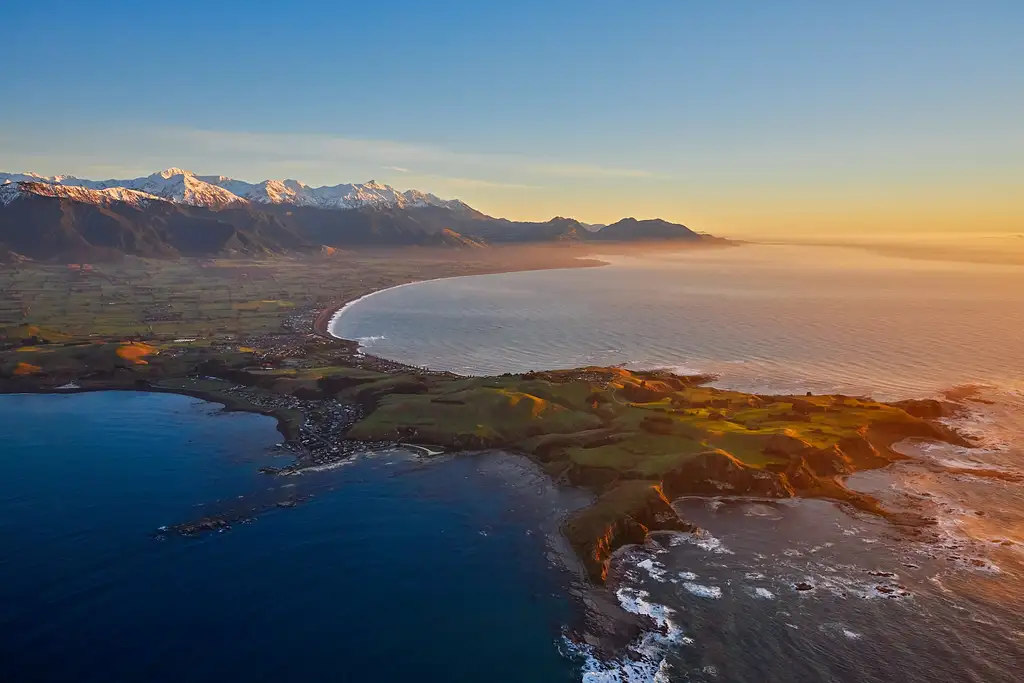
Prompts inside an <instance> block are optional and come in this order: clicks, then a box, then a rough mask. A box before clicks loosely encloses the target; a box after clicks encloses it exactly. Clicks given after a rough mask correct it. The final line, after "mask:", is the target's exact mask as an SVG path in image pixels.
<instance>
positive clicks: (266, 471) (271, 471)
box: [258, 465, 281, 474]
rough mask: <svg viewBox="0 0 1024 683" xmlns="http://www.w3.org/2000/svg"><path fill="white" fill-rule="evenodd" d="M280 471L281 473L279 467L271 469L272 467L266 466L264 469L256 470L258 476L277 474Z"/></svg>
mask: <svg viewBox="0 0 1024 683" xmlns="http://www.w3.org/2000/svg"><path fill="white" fill-rule="evenodd" d="M280 471H281V468H280V467H273V466H270V465H268V466H266V467H261V468H259V470H258V472H259V473H260V474H277V473H279V472H280Z"/></svg>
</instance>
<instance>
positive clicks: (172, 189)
mask: <svg viewBox="0 0 1024 683" xmlns="http://www.w3.org/2000/svg"><path fill="white" fill-rule="evenodd" d="M5 182H7V183H18V182H32V183H45V184H48V185H53V186H63V187H80V188H84V189H86V190H93V191H97V192H104V193H106V195H105V196H107V197H113V196H114V195H113V193H111V191H113V190H123V191H126V192H127V191H130V192H135V193H142V194H144V195H147V196H149V197H152V198H159V199H166V200H169V201H172V202H177V203H180V204H190V205H192V206H204V207H210V208H215V209H220V208H224V207H226V206H230V205H232V204H244V203H253V204H292V205H295V206H314V207H319V208H324V209H356V208H362V207H373V208H399V209H404V208H417V207H426V206H437V207H444V208H448V209H465V208H468V207H467V206H466V204H464V203H463V202H461V201H459V200H457V199H455V200H445V199H441V198H440V197H438V196H436V195H433V194H430V193H428V192H420V191H419V190H406V191H405V192H400V191H398V190H396V189H395V188H393V187H391V186H390V185H385V184H382V183H378V182H377V181H376V180H370V181H369V182H366V183H351V184H341V185H330V186H323V187H310V186H309V185H306V184H305V183H303V182H300V181H298V180H292V179H288V180H264V181H262V182H259V183H249V182H246V181H244V180H236V179H234V178H228V177H226V176H222V175H208V176H199V175H196V174H195V173H193V172H192V171H186V170H184V169H181V168H174V167H172V168H167V169H164V170H162V171H159V172H157V173H154V174H152V175H149V176H144V177H141V178H131V179H127V180H84V179H82V178H75V177H74V176H52V177H45V176H40V175H36V174H34V173H0V184H2V183H5ZM8 192H10V191H8ZM82 196H85V195H82ZM125 196H131V197H132V198H133V200H135V199H138V198H137V197H134V196H132V195H125Z"/></svg>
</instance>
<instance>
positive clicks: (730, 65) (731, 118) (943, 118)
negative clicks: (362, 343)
mask: <svg viewBox="0 0 1024 683" xmlns="http://www.w3.org/2000/svg"><path fill="white" fill-rule="evenodd" d="M1022 35H1024V2H1020V0H1016V1H997V0H991V1H980V2H966V1H962V2H946V1H943V0H936V1H933V2H918V1H917V0H904V1H902V2H874V1H872V0H868V1H865V2H857V3H854V2H843V3H826V2H775V3H768V2H740V1H732V2H730V1H722V2H706V1H705V2H690V1H688V0H675V1H672V2H653V1H652V2H641V1H638V2H604V1H601V0H594V1H592V2H576V1H575V0H563V1H561V2H550V1H549V2H533V1H532V0H526V1H521V2H516V3H508V2H497V1H493V2H444V1H437V2H411V1H407V0H392V1H391V2H388V3H368V2H363V3H347V2H304V3H265V2H236V1H234V0H223V1H221V2H196V1H194V0H176V1H175V2H173V3H139V2H131V3H129V2H118V1H113V2H67V1H61V0H58V1H57V2H51V3H11V4H10V6H7V7H4V9H3V11H2V14H0V45H2V46H3V50H4V54H5V59H4V64H5V66H6V68H5V69H4V76H3V78H2V79H0V102H2V103H3V112H4V117H3V119H4V125H3V126H2V128H0V169H2V170H10V171H20V170H34V171H37V172H40V173H45V174H53V173H72V174H77V175H83V176H88V177H100V176H102V177H111V176H113V177H118V176H131V175H139V174H142V173H149V172H152V171H154V170H157V169H158V168H163V167H167V166H180V167H185V168H190V169H192V170H195V171H196V172H199V173H223V174H226V175H231V176H235V177H240V178H244V179H247V180H261V179H264V178H267V177H295V178H299V179H301V180H304V181H306V182H309V183H312V184H334V183H338V182H352V181H361V180H368V179H370V178H375V179H377V180H379V181H383V182H389V183H391V184H394V185H396V186H399V187H402V188H405V187H418V188H420V189H424V190H430V191H434V192H437V193H438V194H442V195H447V196H458V197H461V198H463V199H466V200H467V201H469V202H470V203H471V204H474V205H475V206H478V207H479V208H481V209H482V210H484V211H487V212H489V213H494V214H501V215H507V216H510V217H515V218H548V217H550V216H552V215H556V214H561V215H573V216H576V217H578V218H581V219H583V220H587V221H592V222H604V221H610V220H615V219H617V218H619V217H621V216H623V215H636V216H653V215H661V216H663V217H666V218H670V219H674V220H679V221H682V222H686V223H688V224H691V225H693V226H694V227H698V228H701V229H707V230H712V231H718V232H722V233H729V234H741V233H760V232H765V233H772V232H787V231H804V232H825V233H827V232H832V231H837V232H838V231H844V230H858V229H872V230H889V231H903V230H951V229H963V228H965V227H966V228H971V227H972V226H976V227H977V229H979V230H980V229H986V230H1004V229H1005V230H1016V229H1020V230H1022V231H1024V221H1022V218H1024V207H1022V203H1024V202H1022V200H1020V199H1019V197H1018V195H1020V196H1024V124H1022V122H1024V67H1022V65H1024V40H1022V39H1021V36H1022Z"/></svg>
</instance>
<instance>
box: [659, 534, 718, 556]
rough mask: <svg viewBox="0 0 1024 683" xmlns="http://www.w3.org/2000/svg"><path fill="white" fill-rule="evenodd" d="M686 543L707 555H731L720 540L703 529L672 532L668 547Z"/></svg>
mask: <svg viewBox="0 0 1024 683" xmlns="http://www.w3.org/2000/svg"><path fill="white" fill-rule="evenodd" d="M686 543H689V544H690V545H695V546H697V547H698V548H700V549H701V550H705V551H707V552H709V553H721V554H726V555H732V554H733V553H732V551H731V550H729V549H728V548H726V547H725V546H724V545H723V544H722V541H721V540H720V539H718V538H715V537H714V536H712V535H711V534H710V533H708V532H707V531H705V530H703V529H701V530H700V531H694V532H691V531H677V532H674V533H673V534H672V535H671V537H670V539H669V545H670V546H672V547H677V546H681V545H683V544H686Z"/></svg>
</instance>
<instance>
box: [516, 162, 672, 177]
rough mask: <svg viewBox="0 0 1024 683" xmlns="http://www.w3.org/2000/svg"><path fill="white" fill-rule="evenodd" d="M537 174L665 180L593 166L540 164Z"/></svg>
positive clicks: (628, 170) (649, 174)
mask: <svg viewBox="0 0 1024 683" xmlns="http://www.w3.org/2000/svg"><path fill="white" fill-rule="evenodd" d="M532 170H533V171H535V172H536V173H542V174H545V175H552V176H558V177H561V178H591V179H598V178H638V179H643V178H647V179H652V178H663V177H664V176H661V175H659V174H657V173H653V172H651V171H643V170H640V169H635V168H607V167H604V166H594V165H591V164H540V165H537V166H533V167H532Z"/></svg>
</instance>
